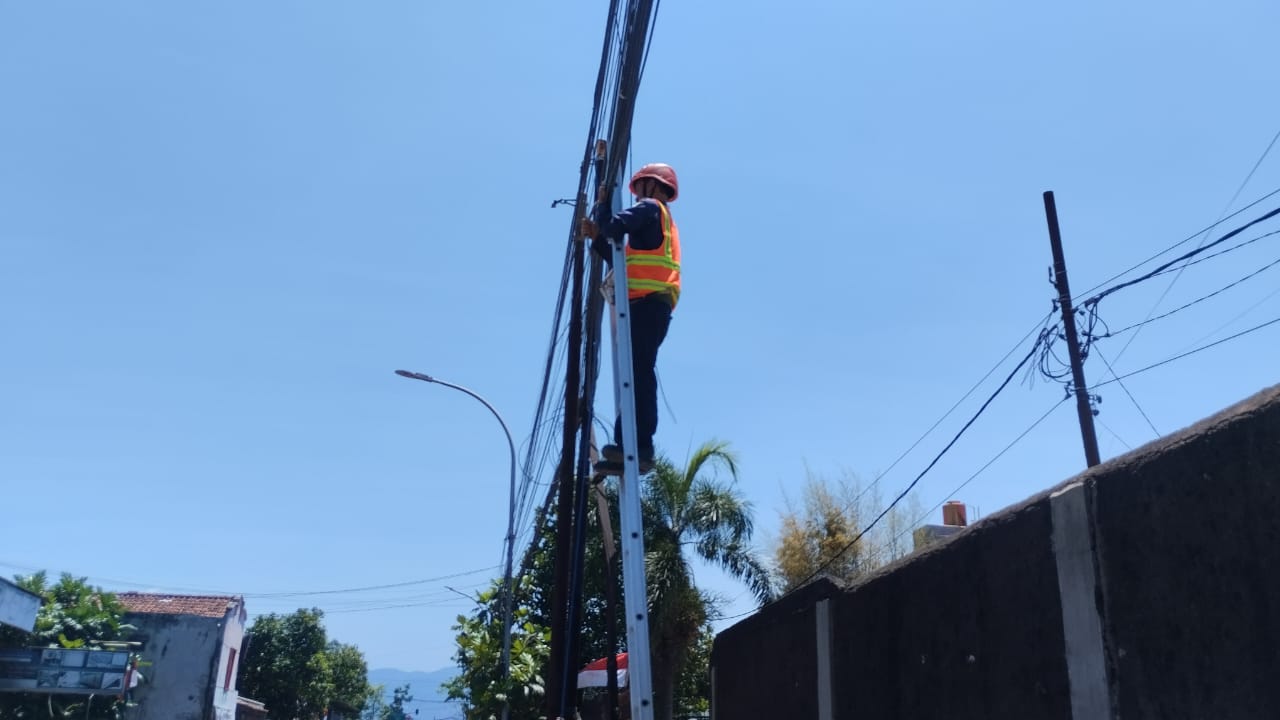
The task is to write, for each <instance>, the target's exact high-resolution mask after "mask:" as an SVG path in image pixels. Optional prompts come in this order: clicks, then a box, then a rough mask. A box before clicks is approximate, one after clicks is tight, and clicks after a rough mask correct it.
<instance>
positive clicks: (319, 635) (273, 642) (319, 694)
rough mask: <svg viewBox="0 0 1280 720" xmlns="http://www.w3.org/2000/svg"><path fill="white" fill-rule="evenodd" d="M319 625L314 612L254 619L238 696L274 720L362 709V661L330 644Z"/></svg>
mask: <svg viewBox="0 0 1280 720" xmlns="http://www.w3.org/2000/svg"><path fill="white" fill-rule="evenodd" d="M323 619H324V613H323V612H321V611H320V610H318V609H315V608H312V609H310V610H303V609H299V610H298V611H296V612H294V613H292V614H290V615H277V614H275V613H271V614H269V615H262V616H260V617H258V619H257V620H255V621H254V623H253V626H252V627H251V628H250V629H249V642H248V645H249V647H248V650H247V651H246V652H245V654H244V659H243V661H242V662H241V664H240V677H239V682H238V686H239V688H240V693H241V694H242V695H244V696H246V697H251V698H254V699H256V700H260V701H262V702H263V703H265V704H266V706H267V712H268V713H270V714H271V716H272V717H280V718H297V719H298V720H316V719H317V718H321V717H323V715H324V711H325V709H326V708H328V707H329V706H330V705H333V704H335V703H336V704H341V705H343V706H345V707H348V708H351V709H358V708H361V707H363V706H364V705H365V701H366V700H367V699H368V697H369V693H370V687H369V680H368V674H367V665H366V663H365V660H364V656H363V655H362V654H361V653H360V651H359V650H358V649H357V648H356V647H355V646H353V645H344V644H342V643H337V642H330V641H329V639H328V637H327V634H326V632H325V629H324V624H323Z"/></svg>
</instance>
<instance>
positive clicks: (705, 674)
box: [675, 624, 716, 717]
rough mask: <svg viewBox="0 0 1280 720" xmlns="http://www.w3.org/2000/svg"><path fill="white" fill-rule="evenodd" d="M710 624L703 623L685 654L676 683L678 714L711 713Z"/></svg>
mask: <svg viewBox="0 0 1280 720" xmlns="http://www.w3.org/2000/svg"><path fill="white" fill-rule="evenodd" d="M715 639H716V633H715V630H713V629H712V628H711V625H709V624H708V625H703V626H702V629H701V630H699V631H698V637H697V638H696V639H695V640H694V642H693V645H692V646H691V647H690V648H689V652H688V654H687V655H686V656H685V660H684V667H683V668H681V671H680V680H679V682H678V683H677V685H676V703H675V704H676V711H677V712H678V713H679V715H680V716H682V717H683V716H688V715H709V714H711V644H712V642H714V641H715Z"/></svg>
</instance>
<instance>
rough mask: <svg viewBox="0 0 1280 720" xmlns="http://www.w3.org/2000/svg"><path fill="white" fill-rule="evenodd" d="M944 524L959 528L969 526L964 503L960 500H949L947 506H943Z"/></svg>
mask: <svg viewBox="0 0 1280 720" xmlns="http://www.w3.org/2000/svg"><path fill="white" fill-rule="evenodd" d="M942 524H943V525H955V526H957V527H964V526H965V525H968V524H969V519H968V517H967V516H966V513H965V507H964V503H962V502H960V501H959V500H948V501H947V504H946V505H943V506H942Z"/></svg>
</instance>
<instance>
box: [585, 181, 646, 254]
mask: <svg viewBox="0 0 1280 720" xmlns="http://www.w3.org/2000/svg"><path fill="white" fill-rule="evenodd" d="M595 222H596V225H598V226H599V227H600V232H599V233H598V234H597V237H596V238H595V239H594V240H592V242H591V249H592V250H594V251H595V252H596V253H597V254H598V255H600V256H601V257H603V258H604V259H605V260H606V261H607V262H608V263H609V264H610V265H612V264H613V251H612V250H611V249H610V247H609V240H610V239H611V238H620V237H622V235H623V234H624V233H625V234H626V235H627V236H628V238H627V244H628V245H630V246H631V247H633V248H635V249H636V250H657V249H658V248H660V247H662V209H661V207H660V206H659V204H658V201H657V200H653V199H651V198H646V199H644V200H641V201H640V202H638V203H636V204H635V205H633V206H631V207H629V208H627V209H626V210H623V211H622V212H620V213H618V214H617V215H614V216H612V217H610V216H609V210H608V208H605V207H603V206H601V207H599V208H597V209H596V217H595Z"/></svg>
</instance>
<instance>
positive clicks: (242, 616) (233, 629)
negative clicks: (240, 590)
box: [213, 605, 248, 720]
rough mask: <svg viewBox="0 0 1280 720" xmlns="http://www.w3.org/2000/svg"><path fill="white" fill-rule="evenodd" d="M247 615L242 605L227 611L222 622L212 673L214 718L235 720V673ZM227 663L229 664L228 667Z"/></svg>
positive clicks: (237, 692)
mask: <svg viewBox="0 0 1280 720" xmlns="http://www.w3.org/2000/svg"><path fill="white" fill-rule="evenodd" d="M247 618H248V615H247V614H246V613H245V610H244V606H243V605H240V606H239V607H238V609H236V610H232V611H229V612H228V613H227V618H226V619H225V621H224V622H223V632H222V649H221V650H219V651H218V669H217V670H216V671H215V672H214V674H213V681H214V683H215V685H214V691H213V717H214V720H235V717H236V704H237V702H239V700H240V694H239V691H238V689H237V688H236V675H238V674H239V672H240V660H241V659H242V656H243V654H244V653H243V645H244V630H245V620H246V619H247ZM233 658H234V659H233ZM228 665H231V667H230V668H228ZM228 669H229V670H230V680H231V684H230V687H228V685H227V671H228Z"/></svg>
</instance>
